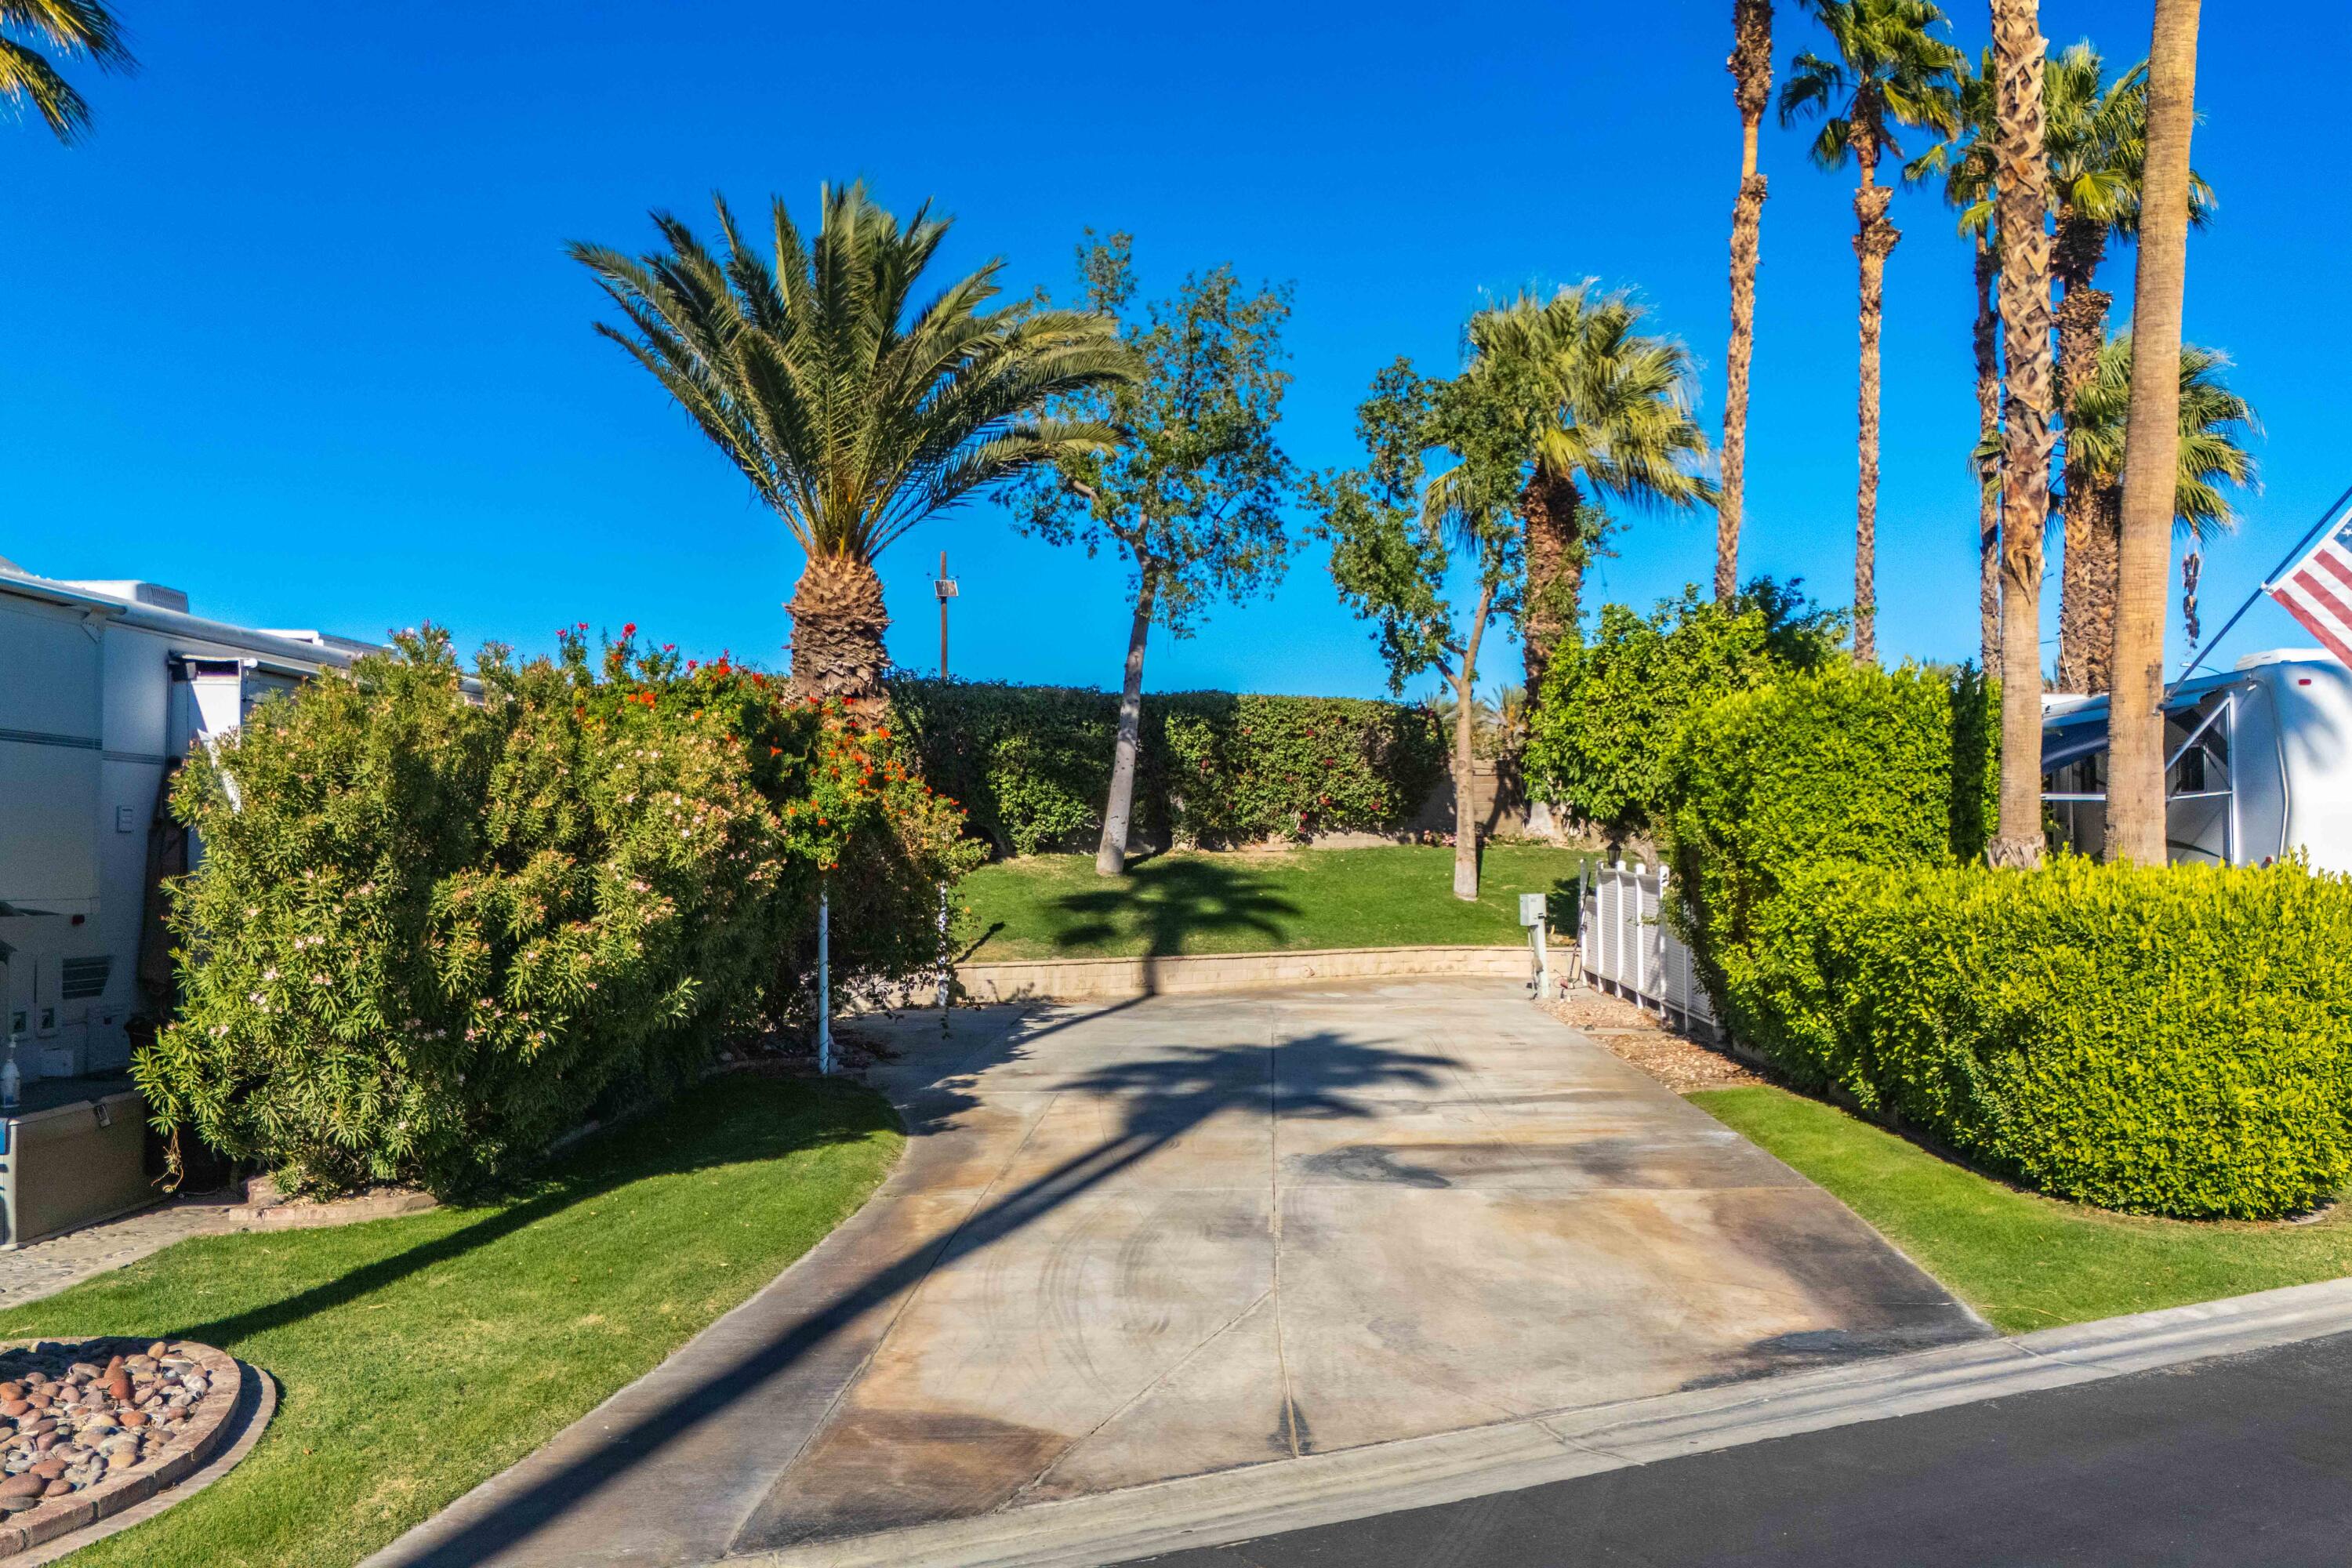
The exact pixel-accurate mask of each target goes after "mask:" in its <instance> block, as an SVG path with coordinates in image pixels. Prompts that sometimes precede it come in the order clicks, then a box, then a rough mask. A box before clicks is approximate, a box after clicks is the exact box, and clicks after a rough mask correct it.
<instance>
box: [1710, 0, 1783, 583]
mask: <svg viewBox="0 0 2352 1568" xmlns="http://www.w3.org/2000/svg"><path fill="white" fill-rule="evenodd" d="M1725 66H1726V68H1727V69H1728V70H1729V71H1730V72H1731V80H1732V89H1731V100H1732V104H1733V106H1734V107H1736V108H1737V109H1738V110H1739V195H1738V199H1737V200H1735V201H1734V202H1733V203H1732V205H1731V345H1730V347H1729V348H1728V349H1727V350H1726V351H1725V352H1724V356H1723V495H1722V498H1721V499H1720V500H1717V502H1716V507H1715V596H1716V598H1717V600H1718V601H1720V602H1724V603H1728V602H1729V601H1730V599H1731V597H1732V595H1733V594H1734V593H1736V592H1737V591H1738V585H1739V518H1740V510H1741V507H1742V504H1743V502H1744V500H1745V498H1746V496H1747V477H1748V364H1749V363H1750V362H1751V361H1752V359H1753V358H1754V356H1755V353H1756V261H1757V251H1758V246H1759V238H1760V236H1761V232H1762V230H1763V226H1764V193H1765V182H1764V175H1763V174H1762V173H1761V172H1760V171H1759V169H1758V168H1757V167H1756V139H1757V138H1756V133H1757V130H1758V128H1759V126H1760V125H1762V123H1763V121H1764V109H1765V106H1766V105H1767V104H1769V102H1770V101H1771V99H1772V0H1731V58H1729V59H1728V60H1727V61H1726V62H1725Z"/></svg>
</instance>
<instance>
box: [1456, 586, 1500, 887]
mask: <svg viewBox="0 0 2352 1568" xmlns="http://www.w3.org/2000/svg"><path fill="white" fill-rule="evenodd" d="M1494 602H1495V594H1494V590H1493V589H1491V588H1485V587H1482V588H1480V589H1479V590H1478V608H1477V610H1476V612H1475V614H1473V616H1471V619H1470V635H1469V636H1468V637H1465V639H1464V641H1463V644H1462V660H1461V662H1460V663H1459V664H1457V665H1456V666H1455V667H1454V897H1455V898H1457V899H1461V900H1465V901H1467V902H1471V903H1475V902H1476V901H1477V899H1478V752H1477V748H1476V746H1475V727H1474V721H1475V717H1476V716H1475V713H1474V712H1473V711H1472V710H1471V706H1470V704H1471V701H1472V700H1473V698H1474V696H1475V693H1476V692H1477V689H1478V644H1479V643H1480V642H1481V641H1482V640H1483V639H1484V638H1485V637H1486V612H1487V609H1488V608H1489V606H1491V605H1493V604H1494Z"/></svg>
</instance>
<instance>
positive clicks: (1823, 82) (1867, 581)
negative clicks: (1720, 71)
mask: <svg viewBox="0 0 2352 1568" xmlns="http://www.w3.org/2000/svg"><path fill="white" fill-rule="evenodd" d="M1804 5H1805V8H1806V9H1807V10H1808V11H1810V12H1811V14H1812V16H1813V18H1814V19H1815V20H1816V21H1818V22H1820V23H1821V25H1822V30H1823V31H1824V32H1826V33H1828V35H1829V37H1830V45H1831V53H1830V54H1829V55H1828V56H1822V55H1817V54H1814V53H1813V52H1812V51H1811V50H1810V49H1808V50H1805V51H1802V52H1801V53H1800V54H1798V56H1797V57H1796V58H1794V59H1793V60H1791V61H1790V64H1789V79H1788V80H1787V82H1786V83H1785V84H1784V85H1783V86H1782V87H1781V89H1780V123H1781V124H1783V125H1790V124H1794V123H1795V122H1796V121H1799V120H1801V119H1805V118H1809V117H1811V116H1816V115H1818V116H1820V117H1821V118H1822V129H1821V132H1820V134H1819V135H1817V136H1816V137H1814V139H1813V145H1812V156H1813V162H1814V163H1817V164H1819V165H1820V166H1821V167H1822V168H1824V169H1842V168H1843V167H1845V165H1846V163H1847V162H1848V161H1849V160H1851V161H1852V163H1853V165H1854V168H1855V169H1856V171H1857V173H1858V175H1859V181H1858V184H1856V186H1855V189H1854V193H1853V216H1854V237H1853V250H1854V255H1855V257H1856V258H1858V259H1859V261H1860V263H1861V278H1862V289H1861V300H1862V310H1861V322H1862V384H1861V393H1860V395H1859V397H1858V399H1857V403H1856V409H1857V414H1858V416H1859V426H1860V433H1861V440H1860V471H1859V475H1858V478H1857V480H1856V484H1855V489H1854V529H1853V552H1854V554H1853V652H1854V657H1855V658H1858V659H1861V660H1863V661H1864V662H1873V661H1874V660H1875V659H1876V658H1877V657H1878V641H1877V621H1878V592H1877V552H1878V401H1879V391H1878V384H1879V372H1878V358H1879V353H1878V341H1879V328H1880V323H1881V321H1882V319H1883V318H1884V316H1885V309H1886V301H1885V282H1886V258H1887V257H1888V256H1889V255H1890V254H1892V253H1893V251H1894V249H1895V242H1896V241H1897V240H1899V239H1901V238H1902V237H1903V236H1902V231H1900V230H1899V229H1897V228H1896V227H1895V226H1894V225H1893V224H1892V223H1890V222H1888V221H1887V217H1886V206H1887V203H1888V202H1889V201H1890V200H1892V199H1893V196H1894V191H1893V188H1892V187H1890V186H1886V185H1882V184H1879V183H1878V165H1879V163H1880V161H1881V160H1882V159H1884V158H1888V157H1893V158H1897V159H1899V158H1901V157H1902V156H1903V155H1904V153H1903V148H1902V145H1901V143H1900V142H1898V141H1897V140H1896V136H1895V133H1896V131H1897V130H1898V128H1900V127H1904V126H1920V127H1924V128H1926V129H1927V130H1929V131H1932V132H1935V133H1936V134H1937V135H1938V136H1950V135H1952V134H1954V133H1955V132H1957V131H1958V128H1959V98H1958V90H1957V89H1956V88H1955V86H1954V80H1953V78H1954V73H1955V72H1956V71H1957V70H1958V68H1960V67H1961V65H1962V64H1963V63H1964V61H1965V59H1966V57H1965V56H1963V55H1962V54H1961V53H1960V51H1959V50H1958V49H1957V48H1955V47H1952V45H1950V44H1949V43H1948V42H1946V41H1945V40H1943V39H1941V38H1938V37H1935V36H1934V35H1935V31H1936V29H1937V28H1939V27H1942V26H1945V22H1946V18H1945V16H1944V13H1943V12H1942V11H1941V10H1939V9H1937V7H1936V6H1935V5H1930V4H1928V0H1804Z"/></svg>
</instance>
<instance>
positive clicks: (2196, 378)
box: [2066, 332, 2262, 664]
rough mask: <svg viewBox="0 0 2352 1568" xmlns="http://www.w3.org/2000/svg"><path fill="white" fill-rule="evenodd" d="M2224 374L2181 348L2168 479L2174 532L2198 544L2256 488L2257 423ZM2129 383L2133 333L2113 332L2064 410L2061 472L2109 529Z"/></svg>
mask: <svg viewBox="0 0 2352 1568" xmlns="http://www.w3.org/2000/svg"><path fill="white" fill-rule="evenodd" d="M2229 368H2230V356H2229V355H2227V354H2225V353H2221V351H2219V350H2218V349H2206V348H2200V347H2198V346H2197V345H2196V344H2195V343H2183V344H2181V345H2180V377H2179V385H2180V419H2179V431H2180V444H2179V458H2178V459H2177V460H2176V464H2175V470H2174V474H2173V480H2172V526H2173V532H2174V534H2175V535H2176V536H2177V537H2179V538H2184V539H2188V540H2190V541H2192V542H2195V543H2197V544H2199V545H2205V544H2210V543H2211V542H2213V541H2214V540H2215V539H2216V538H2217V537H2219V536H2220V535H2221V534H2224V533H2228V532H2231V531H2234V530H2235V529H2236V528H2237V526H2238V513H2237V509H2236V508H2235V506H2233V505H2232V504H2231V499H2230V493H2229V492H2230V490H2231V489H2244V488H2246V487H2247V486H2250V485H2252V483H2253V482H2254V459H2253V456H2252V454H2251V453H2250V452H2248V451H2247V450H2246V447H2245V442H2244V437H2245V436H2246V435H2247V434H2249V433H2253V434H2259V433H2260V432H2261V430H2262V420H2261V418H2260V416H2257V415H2256V414H2255V413H2254V409H2253V405H2252V404H2250V403H2248V402H2247V401H2246V400H2245V399H2244V398H2242V397H2241V396H2239V395H2237V394H2236V393H2235V392H2232V391H2231V389H2230V384H2229V383H2228V381H2227V380H2226V379H2225V378H2224V376H2223V374H2222V373H2223V372H2225V371H2227V370H2228V369H2229ZM2131 377H2132V340H2131V334H2130V333H2128V332H2123V333H2118V334H2117V335H2116V336H2115V337H2112V338H2109V339H2108V340H2107V341H2106V342H2105V345H2104V346H2102V347H2101V349H2100V350H2099V356H2098V363H2097V366H2096V368H2095V370H2094V371H2093V372H2092V374H2091V376H2090V378H2089V379H2088V380H2087V381H2085V382H2084V384H2082V385H2081V386H2080V387H2079V388H2077V389H2076V391H2075V393H2074V403H2073V405H2071V406H2070V407H2069V408H2068V409H2067V418H2068V423H2067V426H2066V445H2067V454H2066V458H2067V466H2068V467H2069V468H2073V467H2074V465H2075V464H2076V462H2078V461H2079V462H2080V463H2081V465H2082V470H2083V477H2084V491H2085V493H2086V494H2087V495H2088V496H2089V497H2090V498H2091V500H2092V503H2093V509H2094V511H2095V515H2096V516H2097V517H2098V519H2099V521H2101V522H2102V524H2103V525H2105V527H2107V528H2109V529H2110V530H2112V529H2113V527H2114V524H2115V519H2116V515H2117V514H2118V513H2120V512H2121V510H2123V483H2124V448H2125V440H2124V431H2125V426H2126V419H2127V417H2128V416H2129V412H2130V407H2131ZM2225 487H2226V488H2225ZM2102 662H2103V664H2104V661H2102Z"/></svg>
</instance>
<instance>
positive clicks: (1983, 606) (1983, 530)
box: [1976, 234, 2000, 679]
mask: <svg viewBox="0 0 2352 1568" xmlns="http://www.w3.org/2000/svg"><path fill="white" fill-rule="evenodd" d="M1976 261H1977V268H1976V271H1977V322H1976V352H1977V446H1978V447H1979V449H1982V447H1984V446H1985V444H1986V443H1987V442H1988V441H1990V440H1991V439H1992V437H1993V435H1994V433H1995V432H1997V431H1998V430H2000V314H1999V312H1997V311H1996V310H1994V309H1993V302H1992V286H1993V279H1994V278H1995V277H1996V276H1998V275H1999V273H2000V259H1999V258H1998V257H1996V256H1995V255H1994V253H1993V248H1992V246H1991V244H1990V242H1989V241H1988V240H1987V238H1986V237H1985V236H1983V235H1982V234H1979V235H1978V236H1977V257H1976ZM1977 638H1978V643H1979V654H1978V664H1977V668H1979V669H1981V670H1983V671H1984V672H1985V675H1986V677H1987V678H1988V679H1990V678H1991V677H1993V676H1995V675H1997V674H1999V673H2000V487H1999V486H1998V485H1993V484H1979V486H1978V487H1977Z"/></svg>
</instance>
